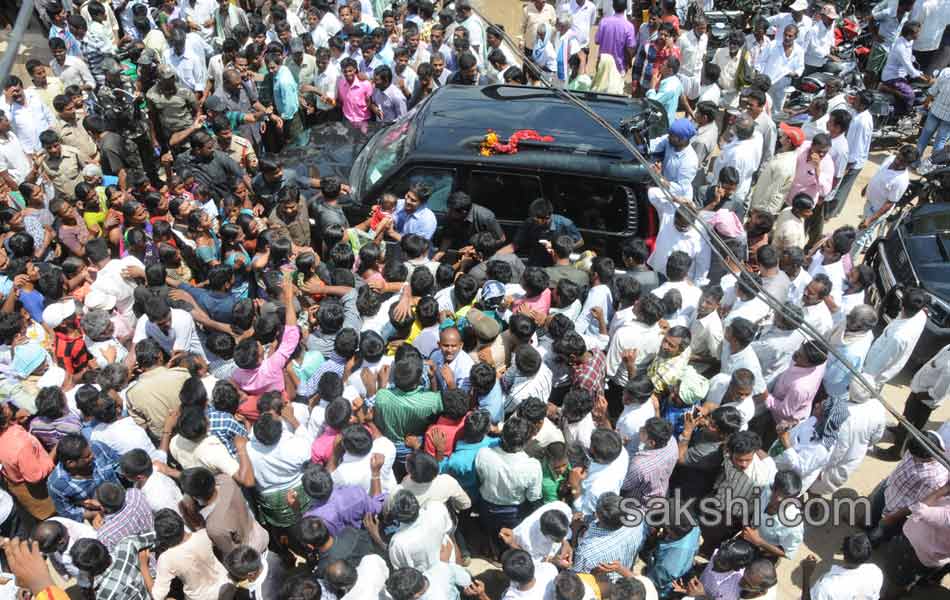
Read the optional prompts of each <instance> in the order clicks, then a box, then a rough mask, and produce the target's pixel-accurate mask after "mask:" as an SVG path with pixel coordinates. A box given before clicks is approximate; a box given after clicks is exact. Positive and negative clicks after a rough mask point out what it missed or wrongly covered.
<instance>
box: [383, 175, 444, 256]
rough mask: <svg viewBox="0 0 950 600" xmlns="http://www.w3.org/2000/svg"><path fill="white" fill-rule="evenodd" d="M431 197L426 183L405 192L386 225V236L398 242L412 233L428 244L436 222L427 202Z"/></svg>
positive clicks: (416, 185) (418, 184)
mask: <svg viewBox="0 0 950 600" xmlns="http://www.w3.org/2000/svg"><path fill="white" fill-rule="evenodd" d="M431 195H432V187H431V186H429V185H428V184H426V183H415V184H413V185H412V187H410V188H409V191H407V192H406V197H405V198H403V199H402V200H400V201H399V202H397V203H396V213H395V214H394V215H393V218H392V219H391V220H388V223H386V225H380V227H384V226H385V227H386V236H387V237H388V238H390V239H392V240H395V241H397V242H398V241H400V240H401V239H402V236H404V235H409V234H410V233H414V234H416V235H418V236H420V237H423V238H425V239H427V240H429V241H430V242H431V241H432V236H433V235H435V229H436V227H437V226H438V221H437V220H436V218H435V213H434V212H432V210H430V209H429V206H428V204H427V202H428V201H429V197H430V196H431Z"/></svg>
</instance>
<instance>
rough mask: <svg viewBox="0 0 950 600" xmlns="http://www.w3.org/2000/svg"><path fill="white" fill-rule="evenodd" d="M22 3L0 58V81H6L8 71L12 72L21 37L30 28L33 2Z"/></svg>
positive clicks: (28, 0) (24, 1) (23, 0)
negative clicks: (5, 48)
mask: <svg viewBox="0 0 950 600" xmlns="http://www.w3.org/2000/svg"><path fill="white" fill-rule="evenodd" d="M22 2H23V4H21V5H20V11H19V12H18V13H17V15H16V23H14V24H13V31H12V32H10V39H9V40H8V41H7V50H6V52H4V53H3V58H0V81H6V79H7V76H8V75H10V71H12V70H13V61H14V60H16V57H17V53H18V51H19V50H20V43H21V42H22V41H23V35H24V34H25V33H26V29H27V27H29V26H30V17H32V16H33V0H22Z"/></svg>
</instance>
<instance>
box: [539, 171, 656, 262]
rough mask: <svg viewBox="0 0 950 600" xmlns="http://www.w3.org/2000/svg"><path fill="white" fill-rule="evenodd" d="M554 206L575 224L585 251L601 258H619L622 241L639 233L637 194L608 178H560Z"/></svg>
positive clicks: (556, 187)
mask: <svg viewBox="0 0 950 600" xmlns="http://www.w3.org/2000/svg"><path fill="white" fill-rule="evenodd" d="M552 196H553V197H552V198H551V203H552V204H553V205H554V210H555V212H556V213H558V214H561V215H564V216H565V217H567V218H569V219H570V220H572V221H573V222H574V224H575V225H576V226H577V228H578V229H579V230H580V232H581V235H582V236H584V248H585V249H588V250H593V251H595V252H597V254H598V255H600V256H611V257H613V258H615V259H619V258H620V252H619V249H620V243H621V242H622V240H623V238H624V237H626V236H628V235H630V233H631V232H634V231H637V216H638V215H637V214H636V213H635V211H633V210H631V207H635V206H636V195H635V192H634V190H633V188H632V187H630V186H627V185H622V184H618V183H615V182H612V181H608V180H606V179H594V178H586V177H575V176H571V175H559V176H557V177H555V178H554V181H553V189H552Z"/></svg>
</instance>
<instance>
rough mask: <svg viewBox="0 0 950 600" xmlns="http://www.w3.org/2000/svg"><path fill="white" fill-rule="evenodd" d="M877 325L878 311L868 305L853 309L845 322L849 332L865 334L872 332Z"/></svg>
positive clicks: (860, 305)
mask: <svg viewBox="0 0 950 600" xmlns="http://www.w3.org/2000/svg"><path fill="white" fill-rule="evenodd" d="M875 325H877V311H876V310H874V309H873V308H872V307H870V306H868V305H867V304H859V305H857V306H855V307H854V308H852V309H851V312H849V313H848V317H847V319H846V321H845V328H846V329H847V330H848V331H853V332H858V333H864V332H865V331H871V330H872V329H874V326H875Z"/></svg>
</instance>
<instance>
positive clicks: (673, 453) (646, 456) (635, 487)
mask: <svg viewBox="0 0 950 600" xmlns="http://www.w3.org/2000/svg"><path fill="white" fill-rule="evenodd" d="M677 459H679V448H678V446H677V444H676V439H675V438H673V437H672V436H671V437H670V439H669V440H668V441H667V443H666V445H665V446H663V447H662V448H653V449H651V450H640V451H639V452H637V453H636V454H634V455H633V456H631V457H630V466H629V467H628V468H627V476H626V477H625V478H624V480H623V485H622V486H621V487H620V493H621V494H622V495H623V496H624V497H626V498H634V499H636V500H637V501H638V502H640V504H641V505H643V504H645V503H646V501H647V500H648V499H649V498H653V497H655V496H659V497H661V498H662V497H665V496H666V491H667V488H668V487H669V485H670V476H671V475H672V474H673V467H675V466H676V461H677Z"/></svg>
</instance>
